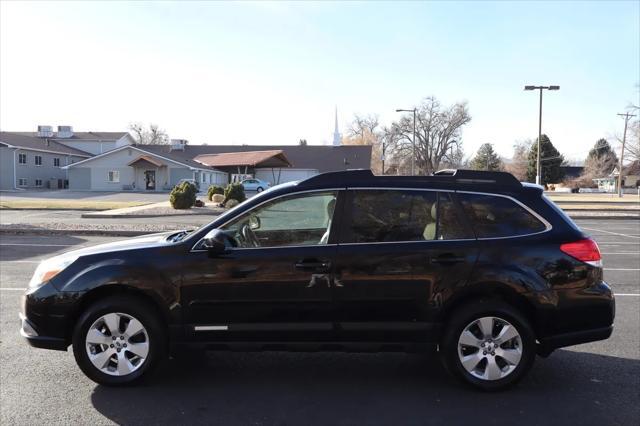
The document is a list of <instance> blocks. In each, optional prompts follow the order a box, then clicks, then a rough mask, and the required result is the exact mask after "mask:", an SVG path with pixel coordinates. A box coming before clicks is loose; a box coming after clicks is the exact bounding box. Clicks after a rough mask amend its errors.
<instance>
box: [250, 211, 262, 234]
mask: <svg viewBox="0 0 640 426" xmlns="http://www.w3.org/2000/svg"><path fill="white" fill-rule="evenodd" d="M249 227H250V228H251V230H253V231H255V230H256V229H260V218H259V217H258V216H253V215H252V216H249Z"/></svg>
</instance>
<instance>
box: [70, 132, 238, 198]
mask: <svg viewBox="0 0 640 426" xmlns="http://www.w3.org/2000/svg"><path fill="white" fill-rule="evenodd" d="M181 145H182V142H174V143H173V144H172V145H171V146H169V147H167V149H168V150H167V152H166V153H163V154H162V155H160V154H158V153H156V152H153V151H151V150H149V149H145V147H144V145H142V146H141V145H135V146H134V145H128V146H123V147H120V148H116V149H114V150H111V151H108V152H105V153H103V154H100V155H96V156H95V157H91V158H88V159H86V160H83V161H79V162H77V163H74V164H71V165H69V166H66V167H65V168H66V169H68V171H69V189H71V190H77V191H127V190H129V191H168V190H170V189H171V188H173V187H174V186H175V185H176V184H177V183H178V182H179V181H180V180H181V179H193V180H195V181H197V182H199V183H200V184H201V187H202V186H205V185H209V184H218V185H225V184H226V182H227V173H225V172H222V171H220V170H216V169H214V168H212V167H209V166H206V165H204V164H201V163H197V162H195V161H193V160H185V159H183V158H177V156H175V155H173V154H172V153H175V152H176V151H182V150H183V149H184V146H181Z"/></svg>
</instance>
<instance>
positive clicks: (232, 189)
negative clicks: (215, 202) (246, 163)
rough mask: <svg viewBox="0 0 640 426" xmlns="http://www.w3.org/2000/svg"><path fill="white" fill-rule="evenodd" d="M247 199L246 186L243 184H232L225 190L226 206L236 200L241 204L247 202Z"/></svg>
mask: <svg viewBox="0 0 640 426" xmlns="http://www.w3.org/2000/svg"><path fill="white" fill-rule="evenodd" d="M246 199H247V197H246V195H245V194H244V186H242V184H241V183H230V184H229V185H227V187H226V188H225V190H224V203H225V205H226V203H227V201H229V200H236V201H237V202H239V203H241V202H243V201H244V200H246Z"/></svg>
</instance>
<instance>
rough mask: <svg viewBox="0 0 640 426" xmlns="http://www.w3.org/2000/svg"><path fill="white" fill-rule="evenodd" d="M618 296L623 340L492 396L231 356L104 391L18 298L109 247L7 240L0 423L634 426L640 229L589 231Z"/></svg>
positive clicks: (402, 363)
mask: <svg viewBox="0 0 640 426" xmlns="http://www.w3.org/2000/svg"><path fill="white" fill-rule="evenodd" d="M579 225H580V226H581V227H583V229H585V230H587V231H588V232H589V233H591V234H592V235H593V236H594V237H595V238H596V240H597V241H598V243H599V245H600V249H601V250H602V252H603V254H604V261H605V278H606V279H607V281H608V282H609V283H611V284H612V287H613V289H614V292H615V293H616V294H617V296H616V301H617V317H616V327H615V331H614V334H613V336H612V337H611V338H610V339H609V340H607V341H604V342H595V343H590V344H586V345H580V346H575V347H572V348H568V349H563V350H558V351H556V352H555V353H554V354H553V355H551V357H549V358H547V359H542V358H538V359H537V360H536V364H535V366H534V368H533V370H532V371H531V373H530V374H529V376H527V378H526V379H525V380H523V381H522V382H521V383H520V385H519V386H517V387H516V388H514V389H512V390H510V391H508V392H502V393H496V394H483V393H479V392H476V391H474V390H471V389H468V388H466V387H464V386H461V385H460V384H458V383H456V382H455V381H453V380H451V379H450V378H449V377H448V376H447V375H446V373H445V372H444V371H443V370H442V368H441V367H440V364H439V363H438V361H437V359H436V357H435V356H434V355H433V354H425V355H416V354H342V353H311V354H306V353H303V354H299V353H281V352H272V353H227V352H211V353H208V354H206V355H201V356H194V357H193V359H190V358H189V359H187V360H181V361H180V360H172V361H167V362H166V363H164V364H163V365H161V366H160V368H159V369H158V370H157V371H156V374H154V375H153V377H151V378H150V380H148V381H146V382H145V383H144V384H142V385H140V386H137V387H133V388H124V389H114V388H107V387H103V386H98V385H96V384H94V383H93V382H91V381H90V380H88V379H87V378H85V377H84V376H83V374H82V373H81V372H80V370H79V369H78V368H77V367H76V365H75V362H74V359H73V354H72V353H71V351H69V352H66V353H65V352H56V351H45V350H37V349H33V348H30V347H28V346H27V345H26V343H24V342H23V341H22V339H21V338H20V336H19V335H18V333H17V331H18V321H17V311H18V303H19V302H18V301H19V296H20V294H21V291H20V289H21V288H22V287H24V286H25V284H26V282H27V281H28V280H29V278H30V276H31V274H32V273H33V270H34V269H35V267H36V264H37V262H38V260H39V259H41V258H44V257H47V256H51V255H53V254H55V253H57V252H61V251H65V250H68V249H71V248H72V247H78V246H83V245H89V244H96V243H100V242H103V241H112V240H113V238H108V237H79V236H72V235H70V236H54V237H43V236H28V235H23V236H9V235H2V236H0V238H1V239H0V308H1V309H0V327H1V328H0V398H1V399H0V401H1V402H0V411H1V417H0V423H2V424H3V425H12V424H17V425H23V424H29V425H37V424H65V425H69V424H149V423H154V424H219V425H225V426H226V425H235V424H238V425H248V424H258V425H271V424H278V425H296V424H303V425H328V424H351V425H370V424H371V425H376V424H379V425H405V424H435V425H438V424H442V425H453V424H470V423H481V424H484V425H494V424H495V425H511V424H518V425H523V424H524V425H529V424H531V425H534V424H544V425H552V424H594V425H605V424H606V425H611V424H621V425H627V424H628V425H631V424H633V425H637V424H638V419H640V327H639V324H640V221H620V220H608V221H605V220H601V221H596V220H585V221H581V222H579Z"/></svg>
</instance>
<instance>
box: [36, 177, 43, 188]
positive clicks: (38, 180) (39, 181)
mask: <svg viewBox="0 0 640 426" xmlns="http://www.w3.org/2000/svg"><path fill="white" fill-rule="evenodd" d="M36 186H38V187H40V186H42V179H36Z"/></svg>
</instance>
